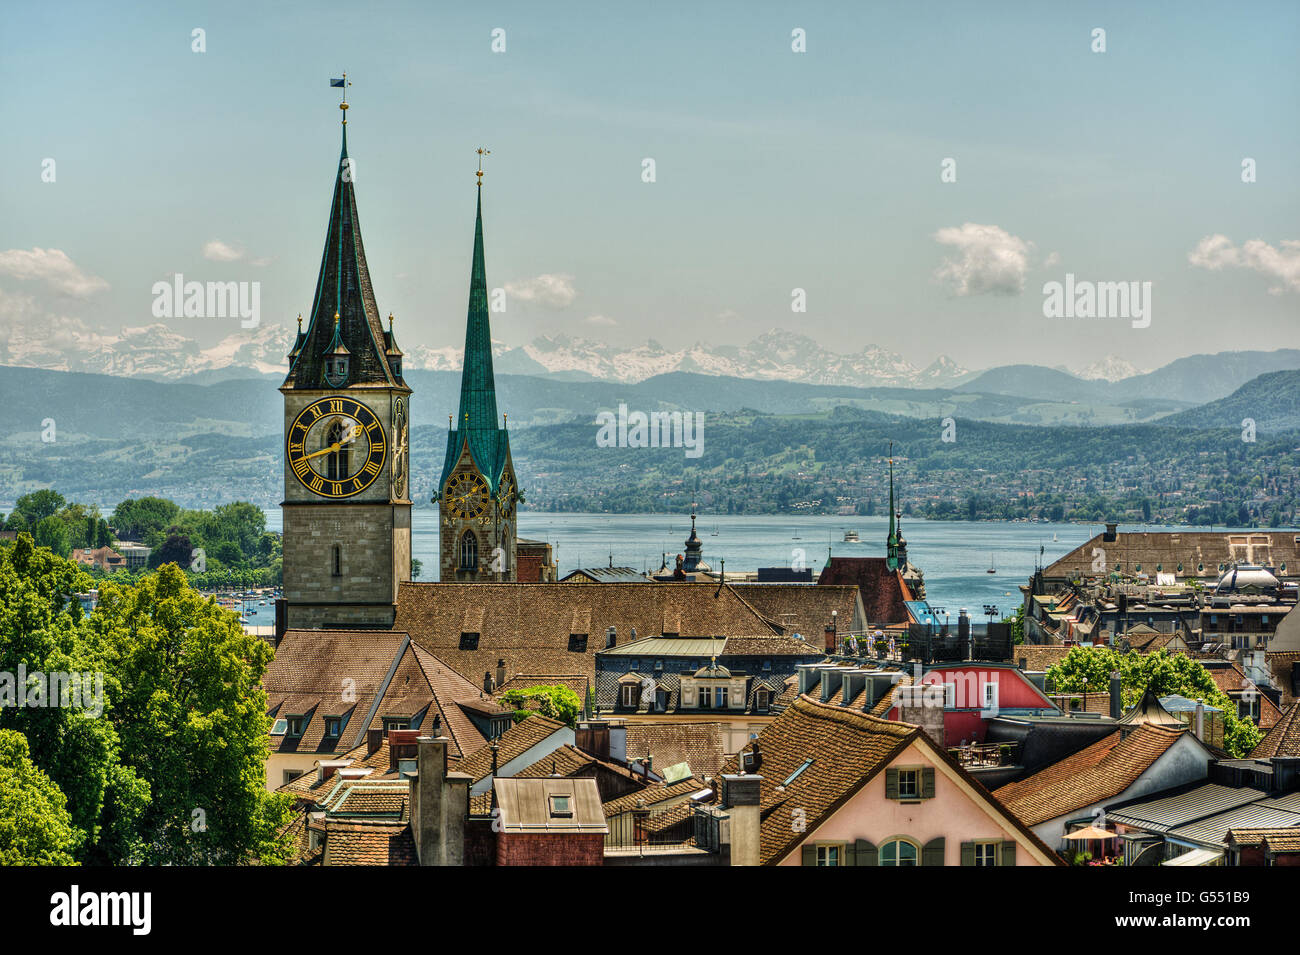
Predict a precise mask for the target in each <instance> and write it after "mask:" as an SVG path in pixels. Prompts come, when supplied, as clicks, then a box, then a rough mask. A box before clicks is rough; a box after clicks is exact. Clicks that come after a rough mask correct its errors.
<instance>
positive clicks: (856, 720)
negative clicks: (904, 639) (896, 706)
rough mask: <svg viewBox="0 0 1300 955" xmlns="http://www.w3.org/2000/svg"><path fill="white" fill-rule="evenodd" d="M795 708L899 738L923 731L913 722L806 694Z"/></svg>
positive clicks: (814, 715)
mask: <svg viewBox="0 0 1300 955" xmlns="http://www.w3.org/2000/svg"><path fill="white" fill-rule="evenodd" d="M793 708H794V709H796V710H799V711H800V712H801V713H805V714H807V715H808V716H813V717H817V718H825V719H829V720H832V721H834V722H837V723H844V724H846V725H849V726H858V727H861V728H865V729H875V730H880V731H883V732H887V733H889V734H890V735H892V736H897V737H898V738H899V739H904V738H906V737H908V736H911V735H914V734H915V733H919V732H920V731H921V728H920V727H919V726H916V725H915V724H912V723H903V722H899V721H898V720H886V719H881V718H880V717H879V716H872V715H871V714H870V713H866V712H864V711H862V710H854V709H849V708H848V707H844V706H840V705H838V704H836V703H823V702H821V700H814V699H813V698H812V697H810V696H808V695H806V694H803V695H800V696H799V697H798V698H797V699H796V700H795V701H794V704H793Z"/></svg>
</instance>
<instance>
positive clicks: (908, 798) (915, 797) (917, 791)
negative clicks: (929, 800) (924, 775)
mask: <svg viewBox="0 0 1300 955" xmlns="http://www.w3.org/2000/svg"><path fill="white" fill-rule="evenodd" d="M905 779H910V780H911V784H912V791H911V792H910V793H909V792H905V791H904V787H903V781H904V780H905ZM898 801H899V802H920V801H921V770H920V768H919V767H911V768H907V769H905V768H903V767H901V766H900V767H898Z"/></svg>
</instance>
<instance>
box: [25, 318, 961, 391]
mask: <svg viewBox="0 0 1300 955" xmlns="http://www.w3.org/2000/svg"><path fill="white" fill-rule="evenodd" d="M11 331H12V333H11V335H10V337H9V340H8V342H7V343H4V342H0V363H4V364H8V365H24V366H28V367H35V368H45V369H49V370H53V371H78V372H90V373H98V374H107V375H120V376H125V377H140V378H157V379H176V378H184V377H191V376H195V375H204V376H205V377H208V378H210V377H212V376H213V375H217V376H219V377H229V376H230V375H232V374H234V373H237V372H245V371H247V372H252V373H256V374H279V373H283V372H284V371H285V370H286V367H287V364H286V357H285V356H286V355H287V354H288V352H289V350H290V348H291V347H292V345H293V331H292V330H291V329H289V328H287V327H285V326H283V325H261V326H259V327H258V328H254V329H248V330H244V329H238V330H236V331H234V332H233V333H232V334H230V335H229V336H227V337H226V338H224V339H222V340H221V341H220V342H218V343H217V344H216V345H212V346H210V347H208V348H203V347H201V346H200V345H199V343H198V342H197V341H195V340H194V339H192V338H189V337H187V336H185V335H183V334H181V333H179V332H177V331H175V330H174V329H172V328H169V327H168V326H166V325H163V324H153V325H145V326H141V327H123V328H121V329H120V330H119V331H118V333H117V334H115V335H114V334H101V333H96V332H91V331H89V330H88V329H85V328H84V327H82V326H77V325H72V324H65V325H64V326H63V327H62V330H61V331H60V332H59V333H58V334H57V335H53V334H51V333H50V331H49V330H48V329H46V330H44V331H43V332H42V333H40V334H37V333H36V330H35V328H34V327H32V328H28V329H27V330H26V331H24V329H23V328H22V327H15V328H13V329H12V330H11ZM492 350H493V354H494V357H495V358H496V371H497V372H498V373H500V374H516V375H545V374H555V375H571V376H576V377H590V378H595V379H600V380H604V381H620V382H628V383H634V382H639V381H644V380H645V379H647V378H651V377H654V376H655V375H662V374H667V373H669V372H677V371H681V372H693V373H696V374H703V375H726V376H731V377H736V378H756V379H761V380H768V381H797V382H804V383H808V384H827V385H855V386H860V387H904V388H910V387H922V388H943V387H948V386H950V385H952V384H954V383H955V382H956V381H957V380H958V379H960V378H962V377H963V376H965V375H966V374H967V372H966V370H965V369H963V368H962V367H961V366H959V365H958V364H957V363H956V362H954V361H953V360H952V359H951V358H948V357H947V356H943V357H940V358H938V359H937V360H935V361H934V362H932V363H931V364H930V365H929V366H927V367H925V368H917V367H916V366H915V365H913V364H911V363H910V362H908V361H907V360H906V359H905V358H903V357H902V356H901V355H898V354H896V353H894V352H890V351H886V350H884V349H883V348H878V347H876V346H868V347H866V348H864V349H862V351H860V352H855V353H852V354H848V355H842V354H839V353H837V352H833V351H830V350H828V349H825V348H823V347H821V346H820V345H818V344H817V342H815V341H813V340H812V339H811V338H808V337H807V336H803V335H796V334H793V333H791V332H788V331H783V330H782V329H776V328H774V329H771V330H770V331H768V332H766V333H764V334H763V335H760V336H759V337H758V338H756V339H754V340H753V341H751V342H749V343H748V344H746V345H739V346H737V345H718V346H714V345H708V344H705V343H702V342H697V343H695V344H693V345H691V346H689V347H688V348H682V349H677V350H670V349H667V348H665V347H664V346H663V345H661V344H660V343H659V342H656V341H654V340H653V339H651V340H649V341H647V342H645V343H644V344H641V345H636V346H633V347H630V348H628V347H619V346H615V345H611V344H609V343H607V342H602V341H596V340H593V339H583V338H571V337H569V336H567V335H544V336H541V337H539V338H535V339H534V340H533V341H531V342H529V343H528V344H526V345H523V346H519V347H514V348H511V347H509V346H507V345H506V344H505V343H504V342H500V341H494V342H493V349H492ZM460 366H461V349H460V348H457V347H452V346H446V347H439V348H432V347H429V346H427V345H413V346H411V347H410V348H409V349H408V350H407V352H406V367H407V368H411V369H423V370H427V371H458V370H459V369H460Z"/></svg>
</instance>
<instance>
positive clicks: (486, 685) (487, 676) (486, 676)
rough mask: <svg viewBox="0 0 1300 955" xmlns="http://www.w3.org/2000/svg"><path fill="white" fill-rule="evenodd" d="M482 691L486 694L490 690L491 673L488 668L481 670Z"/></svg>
mask: <svg viewBox="0 0 1300 955" xmlns="http://www.w3.org/2000/svg"><path fill="white" fill-rule="evenodd" d="M483 692H484V693H488V694H490V693H491V692H492V673H491V671H489V670H484V671H483Z"/></svg>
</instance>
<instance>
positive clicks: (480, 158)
mask: <svg viewBox="0 0 1300 955" xmlns="http://www.w3.org/2000/svg"><path fill="white" fill-rule="evenodd" d="M477 152H478V174H477V175H478V184H479V185H480V186H481V185H483V157H484V156H490V155H492V150H490V149H488V148H487V147H486V146H480V147H479V148H478V150H477Z"/></svg>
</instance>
